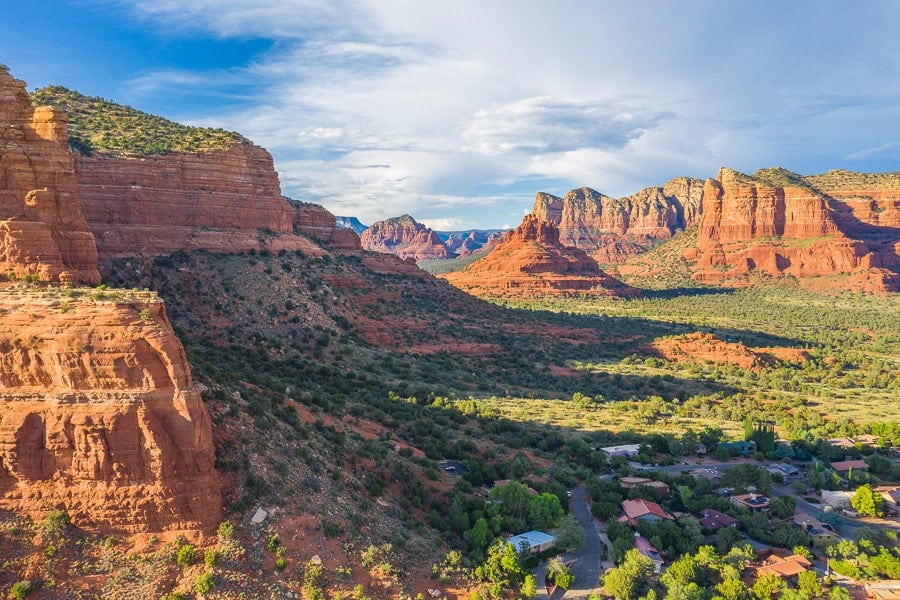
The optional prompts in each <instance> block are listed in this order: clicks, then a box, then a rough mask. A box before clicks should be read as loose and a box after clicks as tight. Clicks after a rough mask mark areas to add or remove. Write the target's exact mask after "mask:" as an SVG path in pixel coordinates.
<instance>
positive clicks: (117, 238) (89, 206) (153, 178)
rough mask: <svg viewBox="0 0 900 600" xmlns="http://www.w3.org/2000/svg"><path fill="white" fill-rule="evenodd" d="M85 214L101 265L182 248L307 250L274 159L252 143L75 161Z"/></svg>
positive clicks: (313, 251) (310, 247)
mask: <svg viewBox="0 0 900 600" xmlns="http://www.w3.org/2000/svg"><path fill="white" fill-rule="evenodd" d="M75 170H76V173H77V177H78V189H79V192H80V194H81V198H82V204H83V207H84V214H85V217H86V218H87V221H88V224H89V225H90V227H91V229H92V230H93V231H94V234H95V236H96V237H97V247H98V250H99V252H100V257H101V259H103V260H106V259H112V258H121V257H127V256H136V255H143V256H153V255H162V254H171V253H173V252H177V251H179V250H184V251H190V250H198V249H203V250H209V251H212V252H244V251H247V250H254V249H264V248H265V249H269V250H272V251H277V250H281V249H286V250H302V251H304V252H306V253H307V254H310V255H313V256H321V255H322V254H324V252H323V251H322V249H321V248H319V247H318V246H317V245H316V244H314V243H312V242H310V241H309V240H308V239H307V238H305V237H303V236H299V235H295V234H294V221H295V216H294V209H293V208H292V207H291V205H290V204H289V203H288V202H287V201H285V199H284V198H283V197H282V195H281V188H280V185H279V182H278V175H277V173H276V172H275V167H274V165H273V163H272V157H271V155H270V154H269V153H268V152H266V151H265V150H264V149H262V148H260V147H258V146H254V145H252V144H247V143H236V144H235V145H233V146H231V147H230V148H228V149H227V150H218V151H212V152H198V153H194V154H181V153H173V154H168V155H165V156H147V157H129V158H121V157H111V156H80V155H78V156H76V158H75Z"/></svg>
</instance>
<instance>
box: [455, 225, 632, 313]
mask: <svg viewBox="0 0 900 600" xmlns="http://www.w3.org/2000/svg"><path fill="white" fill-rule="evenodd" d="M441 277H443V278H444V279H446V280H447V281H449V282H450V283H451V284H452V285H454V286H456V287H458V288H460V289H462V290H464V291H466V292H469V293H471V294H474V295H476V296H513V297H514V296H527V297H532V296H541V295H565V294H571V295H576V294H585V295H604V296H608V295H626V296H631V295H636V293H637V290H634V289H633V288H628V287H627V286H625V285H624V284H622V283H621V282H619V281H617V280H616V279H614V278H612V277H610V276H609V275H607V274H606V273H604V272H603V271H601V270H600V269H599V267H598V266H597V263H596V261H594V259H592V258H591V257H590V256H588V255H587V254H586V253H585V252H583V251H581V250H579V249H577V248H571V247H567V246H563V245H562V244H561V243H560V239H559V230H558V229H557V228H556V226H555V225H554V224H552V223H548V222H546V221H541V220H539V219H538V218H537V217H535V216H534V215H527V216H526V217H525V219H524V220H523V221H522V224H521V225H520V226H519V227H518V228H517V229H515V230H513V231H510V232H509V233H507V234H506V237H505V238H504V239H503V242H502V243H500V244H499V245H498V246H497V247H496V248H494V250H492V251H491V253H490V254H488V255H487V256H485V257H484V258H481V259H479V260H477V261H475V262H474V263H472V264H470V265H469V266H468V267H466V268H465V269H464V270H462V271H457V272H455V273H447V274H445V275H441Z"/></svg>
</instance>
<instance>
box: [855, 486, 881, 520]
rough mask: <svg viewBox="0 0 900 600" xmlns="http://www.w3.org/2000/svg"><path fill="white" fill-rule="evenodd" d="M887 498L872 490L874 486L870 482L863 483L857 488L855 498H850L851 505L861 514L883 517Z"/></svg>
mask: <svg viewBox="0 0 900 600" xmlns="http://www.w3.org/2000/svg"><path fill="white" fill-rule="evenodd" d="M885 504H886V502H885V500H884V498H883V497H882V496H881V494H879V493H877V492H875V491H873V490H872V486H871V485H869V484H868V483H867V484H865V485H861V486H859V487H858V488H857V489H856V493H855V494H853V498H851V499H850V506H852V507H853V510H855V511H856V512H858V513H859V514H861V515H867V516H870V517H883V516H884V508H885Z"/></svg>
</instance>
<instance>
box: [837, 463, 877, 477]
mask: <svg viewBox="0 0 900 600" xmlns="http://www.w3.org/2000/svg"><path fill="white" fill-rule="evenodd" d="M831 468H832V469H834V470H835V472H837V474H838V475H846V474H847V473H849V472H850V471H851V470H853V471H866V470H868V468H869V465H867V464H866V461H864V460H840V461H838V462H833V463H831Z"/></svg>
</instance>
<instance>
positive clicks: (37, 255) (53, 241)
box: [0, 67, 100, 284]
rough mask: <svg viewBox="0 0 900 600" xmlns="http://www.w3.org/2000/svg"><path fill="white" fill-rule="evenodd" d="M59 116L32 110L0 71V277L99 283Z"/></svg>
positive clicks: (21, 90)
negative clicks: (0, 274)
mask: <svg viewBox="0 0 900 600" xmlns="http://www.w3.org/2000/svg"><path fill="white" fill-rule="evenodd" d="M66 124H67V119H66V116H65V115H64V114H63V113H61V112H60V111H58V110H55V109H52V108H47V107H41V108H37V109H35V108H33V107H32V106H31V101H30V99H29V96H28V92H26V90H25V83H24V82H22V81H18V80H16V79H15V78H13V77H12V76H11V75H10V74H9V72H8V71H7V70H6V68H5V67H0V273H2V275H3V276H4V277H8V276H9V275H12V276H14V277H20V276H30V277H36V278H38V279H40V280H43V281H54V282H60V281H63V282H77V283H89V284H96V283H99V282H100V274H99V273H98V271H97V248H96V245H95V243H94V237H93V236H92V235H91V232H90V230H89V229H88V225H87V223H86V222H85V219H84V217H83V216H82V214H81V209H80V205H79V200H78V186H77V183H76V179H75V170H74V166H73V163H72V154H71V152H70V151H69V145H68V137H67V134H66Z"/></svg>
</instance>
